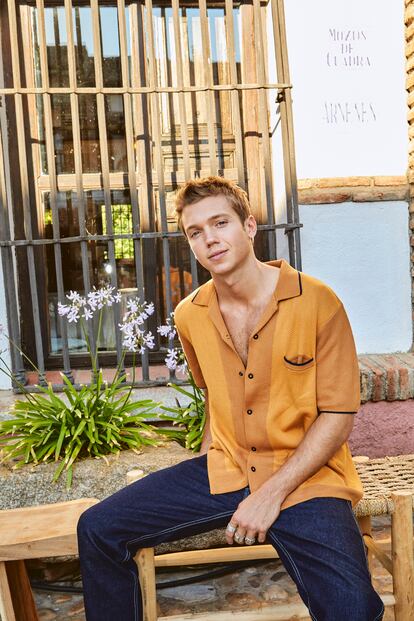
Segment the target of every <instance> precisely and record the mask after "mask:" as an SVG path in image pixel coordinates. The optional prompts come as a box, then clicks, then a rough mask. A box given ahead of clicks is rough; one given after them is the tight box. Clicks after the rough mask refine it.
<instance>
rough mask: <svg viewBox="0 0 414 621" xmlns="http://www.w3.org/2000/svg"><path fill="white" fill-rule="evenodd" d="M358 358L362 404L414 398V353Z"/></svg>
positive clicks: (369, 355)
mask: <svg viewBox="0 0 414 621" xmlns="http://www.w3.org/2000/svg"><path fill="white" fill-rule="evenodd" d="M358 359H359V369H360V380H361V401H362V402H363V403H365V402H366V401H405V400H407V399H414V354H411V353H395V354H365V355H360V356H358Z"/></svg>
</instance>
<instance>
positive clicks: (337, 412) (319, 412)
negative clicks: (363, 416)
mask: <svg viewBox="0 0 414 621" xmlns="http://www.w3.org/2000/svg"><path fill="white" fill-rule="evenodd" d="M323 412H325V414H356V413H357V412H340V411H338V410H319V411H318V416H319V414H322V413H323Z"/></svg>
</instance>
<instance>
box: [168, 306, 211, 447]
mask: <svg viewBox="0 0 414 621" xmlns="http://www.w3.org/2000/svg"><path fill="white" fill-rule="evenodd" d="M158 332H159V333H160V334H161V336H165V337H168V338H169V340H170V342H171V341H172V339H173V338H174V337H175V336H176V329H175V327H174V325H173V314H171V317H170V318H169V319H167V324H166V325H164V326H160V327H159V328H158ZM165 363H166V365H167V367H168V368H169V369H171V370H174V371H181V372H184V373H186V374H187V377H188V381H189V384H190V387H191V389H190V390H185V389H184V388H183V387H182V386H179V385H177V384H174V383H169V384H168V386H170V387H172V388H174V390H176V391H177V392H179V393H181V394H182V395H184V396H185V397H186V398H187V400H189V401H188V403H187V404H186V405H181V403H180V402H179V400H178V398H176V399H175V402H176V406H170V407H167V406H162V407H161V409H162V410H163V411H164V412H169V414H159V415H158V418H160V419H162V420H164V421H168V422H170V423H172V426H173V429H168V428H167V429H166V428H162V429H159V430H158V431H159V433H161V434H163V435H165V436H166V437H168V438H169V439H171V440H175V441H176V442H178V443H179V444H181V446H184V447H185V448H187V449H190V450H191V451H193V452H199V450H200V447H201V443H202V439H203V433H204V428H205V423H206V411H205V398H204V393H203V391H202V390H201V389H200V388H198V386H197V385H196V383H195V381H194V378H193V375H192V373H191V371H190V368H189V366H188V364H187V360H186V358H185V354H184V352H183V350H182V348H181V347H174V348H170V349H168V354H167V357H166V359H165Z"/></svg>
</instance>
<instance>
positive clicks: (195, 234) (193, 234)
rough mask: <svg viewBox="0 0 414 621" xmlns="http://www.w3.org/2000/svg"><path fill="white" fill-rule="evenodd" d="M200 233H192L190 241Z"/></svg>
mask: <svg viewBox="0 0 414 621" xmlns="http://www.w3.org/2000/svg"><path fill="white" fill-rule="evenodd" d="M199 232H200V231H193V232H192V233H191V235H190V237H191V239H193V238H194V237H196V236H197V235H198V233H199Z"/></svg>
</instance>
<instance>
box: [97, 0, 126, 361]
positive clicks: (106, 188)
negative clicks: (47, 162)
mask: <svg viewBox="0 0 414 621" xmlns="http://www.w3.org/2000/svg"><path fill="white" fill-rule="evenodd" d="M91 11H92V30H93V49H94V61H95V62H94V64H95V83H96V87H97V89H98V91H100V92H98V93H97V95H96V100H97V110H98V128H99V148H100V154H101V171H102V180H103V192H104V202H105V220H106V231H107V233H109V234H110V235H112V234H113V223H112V200H111V185H110V177H109V156H108V137H107V129H106V118H105V95H104V94H103V93H102V88H103V67H102V48H101V36H100V20H99V5H98V0H91ZM108 258H109V263H110V265H111V267H112V270H111V275H110V280H111V285H112V286H113V287H115V288H116V289H117V288H118V275H117V270H116V261H115V243H114V241H113V240H109V241H108ZM112 308H113V316H114V328H115V339H116V353H117V359H118V364H119V365H120V364H121V357H122V344H121V335H120V331H119V329H118V324H119V323H120V313H119V306H118V304H114V306H113V307H112Z"/></svg>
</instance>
